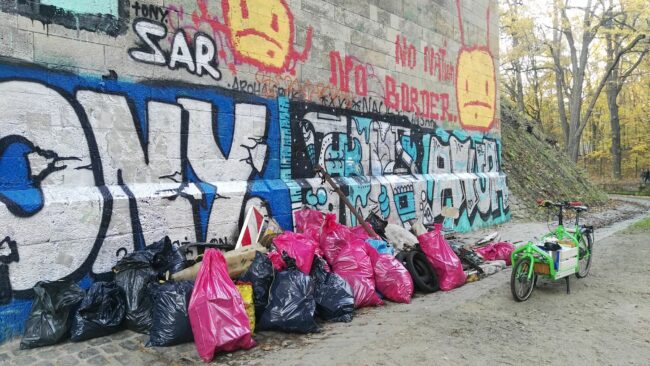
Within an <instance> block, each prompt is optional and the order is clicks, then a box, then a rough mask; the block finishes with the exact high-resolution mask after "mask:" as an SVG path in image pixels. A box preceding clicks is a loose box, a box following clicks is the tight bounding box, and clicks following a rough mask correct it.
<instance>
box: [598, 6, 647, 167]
mask: <svg viewBox="0 0 650 366" xmlns="http://www.w3.org/2000/svg"><path fill="white" fill-rule="evenodd" d="M610 6H611V7H613V0H610ZM610 18H611V20H610V21H608V22H607V23H606V24H605V27H606V28H607V29H608V32H607V33H606V35H605V39H606V45H607V48H606V52H607V65H608V66H609V67H610V68H611V70H612V71H611V73H610V74H609V77H608V78H607V82H606V84H605V94H606V96H607V108H608V109H609V124H610V127H611V130H612V174H613V176H614V178H615V179H620V178H621V160H622V149H621V122H620V117H619V106H618V102H617V99H618V95H619V94H620V92H621V90H622V89H623V85H625V80H626V79H627V78H628V77H629V76H630V75H632V73H633V72H634V70H636V68H637V67H638V66H639V65H640V64H641V61H643V58H644V57H645V56H646V55H647V54H648V46H647V45H646V46H645V49H641V50H635V49H634V47H627V46H626V45H625V44H626V42H629V39H630V38H632V35H633V34H635V33H637V31H638V30H637V29H636V26H637V23H638V21H639V19H640V17H639V14H630V13H627V12H623V13H621V15H620V17H614V16H610ZM635 39H636V38H635ZM628 45H629V44H628ZM624 50H627V51H625V52H624ZM617 55H620V57H619V61H618V62H616V59H617ZM625 56H629V57H625ZM625 66H627V67H625Z"/></svg>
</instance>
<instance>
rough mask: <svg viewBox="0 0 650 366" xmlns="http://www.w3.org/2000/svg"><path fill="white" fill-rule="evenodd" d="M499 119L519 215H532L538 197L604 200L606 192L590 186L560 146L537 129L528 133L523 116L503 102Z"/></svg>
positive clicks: (589, 201)
mask: <svg viewBox="0 0 650 366" xmlns="http://www.w3.org/2000/svg"><path fill="white" fill-rule="evenodd" d="M501 121H502V124H501V135H502V142H503V152H502V159H503V170H504V171H505V172H506V174H507V175H508V188H509V189H510V192H511V193H512V194H513V195H514V196H515V197H516V199H517V201H518V202H519V205H520V210H522V208H523V210H522V211H524V212H520V213H519V215H521V216H524V217H534V216H535V215H536V212H538V211H536V210H535V206H536V205H535V200H536V199H538V198H543V199H548V200H556V201H566V200H580V201H583V202H585V203H587V204H588V205H598V204H602V203H605V202H606V201H607V195H606V194H605V193H604V192H603V191H602V190H600V189H599V188H597V187H595V186H593V185H592V184H591V183H590V182H589V181H588V179H587V178H586V175H585V174H584V172H582V171H581V170H580V169H579V168H578V167H576V165H575V164H573V163H572V162H571V160H570V159H568V158H567V157H566V156H565V155H564V154H563V152H562V151H561V149H560V148H559V147H557V148H556V147H553V146H551V145H550V144H548V143H547V142H546V141H545V137H544V136H543V135H542V134H541V133H539V132H538V131H534V133H529V132H528V131H527V130H526V126H527V124H528V122H527V121H526V119H525V118H522V117H521V116H519V115H517V113H515V112H514V111H513V110H512V109H511V107H510V106H509V105H507V104H505V103H502V104H501Z"/></svg>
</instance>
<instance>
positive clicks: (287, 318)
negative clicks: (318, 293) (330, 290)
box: [259, 258, 319, 333]
mask: <svg viewBox="0 0 650 366" xmlns="http://www.w3.org/2000/svg"><path fill="white" fill-rule="evenodd" d="M285 262H287V266H288V268H287V270H286V271H284V272H280V273H278V274H277V275H276V276H275V280H274V281H273V284H272V285H271V292H270V295H269V304H268V306H267V307H266V310H264V314H262V318H261V320H260V323H259V328H260V329H262V330H279V331H283V332H289V333H313V332H318V330H319V329H318V325H316V322H315V321H314V312H315V311H316V300H315V299H314V282H313V281H312V279H311V277H309V276H308V275H306V274H304V273H302V272H301V271H300V270H299V269H297V268H296V266H295V264H294V263H293V260H292V259H290V258H285Z"/></svg>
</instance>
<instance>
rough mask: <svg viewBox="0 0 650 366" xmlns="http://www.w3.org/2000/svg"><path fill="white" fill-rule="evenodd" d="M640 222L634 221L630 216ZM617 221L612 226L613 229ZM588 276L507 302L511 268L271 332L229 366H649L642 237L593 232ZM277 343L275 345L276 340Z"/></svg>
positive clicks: (648, 273)
mask: <svg viewBox="0 0 650 366" xmlns="http://www.w3.org/2000/svg"><path fill="white" fill-rule="evenodd" d="M637 220H638V218H637ZM629 223H630V222H629V221H628V222H626V223H624V224H617V229H619V230H620V229H621V228H622V226H623V225H627V224H629ZM596 234H597V237H599V236H602V237H603V238H604V237H605V236H607V237H606V238H604V239H602V240H598V241H597V242H596V244H595V245H596V246H595V257H594V262H593V266H592V269H591V273H590V275H589V276H588V277H587V278H586V279H583V280H577V279H575V277H573V278H572V279H571V291H572V292H571V294H570V295H567V294H566V288H565V286H564V282H557V283H552V282H548V281H540V283H539V284H538V288H537V289H536V290H535V292H534V293H533V295H532V296H531V298H530V299H529V300H528V301H527V302H525V303H515V302H514V301H513V300H512V296H511V294H510V288H509V280H510V270H506V271H504V272H502V273H498V274H496V275H494V276H492V277H490V278H487V279H485V280H482V281H480V282H477V283H472V284H468V285H466V286H464V287H462V288H459V289H457V290H454V291H452V292H448V293H436V294H432V295H428V296H418V297H417V298H415V299H414V300H413V302H412V304H410V305H395V304H391V305H389V306H385V307H382V308H376V309H370V310H365V311H363V312H362V313H363V314H362V315H360V316H358V317H357V318H355V320H354V321H353V322H352V323H350V324H333V325H327V326H326V327H325V329H324V332H323V333H321V334H317V335H309V336H289V337H288V338H287V337H277V336H270V337H268V338H266V337H265V338H264V339H262V342H261V347H259V348H257V349H256V350H254V351H252V352H247V353H236V354H234V355H231V356H230V357H229V356H221V357H219V358H218V360H217V362H218V363H227V364H230V365H271V364H282V365H306V364H307V365H417V364H436V365H492V364H503V365H520V364H551V363H553V364H577V365H610V364H611V365H621V364H626V365H647V364H649V363H650V281H649V280H648V278H649V277H650V267H648V266H646V262H647V260H646V258H648V257H650V242H649V240H648V238H649V237H650V233H648V232H646V233H635V234H630V233H622V232H618V233H617V232H615V231H612V230H611V229H607V228H605V229H601V230H599V231H597V233H596ZM278 339H283V341H282V342H281V343H278V341H277V340H278Z"/></svg>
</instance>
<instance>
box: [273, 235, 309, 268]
mask: <svg viewBox="0 0 650 366" xmlns="http://www.w3.org/2000/svg"><path fill="white" fill-rule="evenodd" d="M273 245H275V247H276V248H277V251H278V253H280V254H282V252H286V253H287V255H288V256H289V257H291V258H293V259H295V260H296V267H297V268H298V269H299V270H300V271H301V272H302V273H304V274H307V275H308V274H309V272H311V264H312V262H313V261H314V254H315V253H316V248H318V243H316V242H315V241H313V240H312V239H311V238H310V237H308V236H307V235H304V234H297V233H294V232H291V231H285V232H284V233H282V234H280V235H278V236H276V237H275V238H273Z"/></svg>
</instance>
